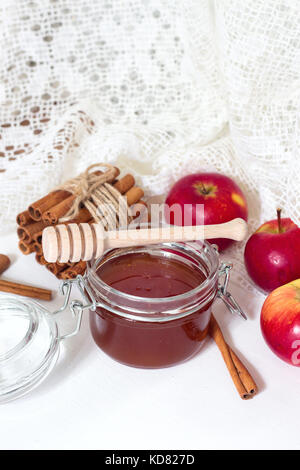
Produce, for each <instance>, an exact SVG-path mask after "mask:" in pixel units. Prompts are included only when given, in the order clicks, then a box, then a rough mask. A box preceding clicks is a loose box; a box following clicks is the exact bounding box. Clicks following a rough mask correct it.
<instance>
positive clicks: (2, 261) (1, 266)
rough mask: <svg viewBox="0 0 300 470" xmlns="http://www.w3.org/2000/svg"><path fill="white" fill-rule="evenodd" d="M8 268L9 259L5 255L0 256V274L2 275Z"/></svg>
mask: <svg viewBox="0 0 300 470" xmlns="http://www.w3.org/2000/svg"><path fill="white" fill-rule="evenodd" d="M9 266H10V259H9V257H8V256H6V255H0V274H2V273H4V271H6V270H7V269H8V268H9Z"/></svg>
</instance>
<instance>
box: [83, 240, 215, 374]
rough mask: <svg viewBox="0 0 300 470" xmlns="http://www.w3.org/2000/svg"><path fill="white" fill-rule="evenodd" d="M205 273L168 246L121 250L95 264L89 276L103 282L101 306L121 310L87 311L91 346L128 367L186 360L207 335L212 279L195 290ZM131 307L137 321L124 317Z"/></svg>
mask: <svg viewBox="0 0 300 470" xmlns="http://www.w3.org/2000/svg"><path fill="white" fill-rule="evenodd" d="M200 267H201V269H200ZM207 274H208V272H205V269H204V268H203V265H201V266H200V265H199V264H197V263H195V262H194V261H193V259H192V258H191V257H190V256H186V255H182V256H177V253H176V251H173V250H168V249H166V250H163V251H162V250H161V251H159V250H153V251H152V250H146V249H145V251H139V252H132V253H127V254H122V255H120V256H116V257H112V258H111V259H108V261H106V262H104V263H102V264H100V266H99V267H98V268H97V269H96V270H95V277H96V278H98V280H100V284H101V285H102V286H106V302H107V305H108V307H109V306H111V305H113V306H114V310H116V309H118V307H119V308H120V309H121V311H120V315H119V314H118V313H117V314H116V313H115V312H112V311H111V309H110V308H107V309H106V308H102V307H100V306H98V307H97V309H96V311H95V312H94V311H92V312H90V328H91V332H92V335H93V338H94V340H95V342H96V344H97V345H98V346H99V347H100V348H101V349H102V350H103V351H104V352H105V353H107V354H108V355H109V356H111V357H112V358H114V359H115V360H117V361H119V362H121V363H123V364H126V365H129V366H134V367H142V368H159V367H167V366H170V365H175V364H178V363H180V362H183V361H185V360H187V359H189V358H191V357H192V356H194V355H195V354H197V352H198V351H199V350H200V348H201V346H202V344H203V341H204V338H205V336H206V334H207V329H208V323H209V320H210V314H211V305H212V303H213V300H214V298H215V293H216V286H215V282H213V283H212V286H210V289H208V288H206V290H205V294H203V292H202V293H201V285H202V284H205V281H206V279H207ZM208 287H209V286H208ZM203 300H204V302H203ZM133 305H134V310H135V312H136V311H137V310H138V313H140V314H141V318H140V320H137V319H131V318H127V317H126V318H125V317H124V312H125V313H126V312H127V313H129V315H130V312H132V310H133ZM197 306H199V308H197ZM166 310H167V314H166V320H165V321H164V317H163V315H164V312H166ZM181 311H186V314H184V315H183V316H181ZM147 318H149V321H148V320H147ZM156 318H157V320H156ZM150 319H151V321H150Z"/></svg>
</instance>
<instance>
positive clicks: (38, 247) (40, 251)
mask: <svg viewBox="0 0 300 470" xmlns="http://www.w3.org/2000/svg"><path fill="white" fill-rule="evenodd" d="M20 243H22V242H20ZM32 243H33V249H34V251H35V252H36V253H37V254H38V255H42V254H43V248H42V244H41V243H38V242H36V243H34V242H32Z"/></svg>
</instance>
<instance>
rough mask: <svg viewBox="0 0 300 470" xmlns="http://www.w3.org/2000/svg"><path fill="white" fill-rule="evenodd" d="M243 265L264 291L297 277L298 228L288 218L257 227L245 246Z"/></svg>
mask: <svg viewBox="0 0 300 470" xmlns="http://www.w3.org/2000/svg"><path fill="white" fill-rule="evenodd" d="M245 265H246V269H247V271H248V274H249V276H250V277H251V279H252V280H253V282H255V284H256V285H257V286H258V287H260V288H261V289H263V290H264V291H266V292H271V291H272V290H274V289H276V288H277V287H279V286H282V285H284V284H287V283H288V282H290V281H293V280H294V279H298V278H300V229H299V227H298V226H297V225H296V224H295V223H294V222H293V221H292V220H291V219H289V218H284V219H281V211H280V209H278V210H277V219H274V220H270V221H269V222H266V223H264V224H263V225H261V227H259V228H258V229H257V230H256V232H255V233H254V234H253V235H252V236H251V237H250V238H249V240H248V242H247V244H246V247H245Z"/></svg>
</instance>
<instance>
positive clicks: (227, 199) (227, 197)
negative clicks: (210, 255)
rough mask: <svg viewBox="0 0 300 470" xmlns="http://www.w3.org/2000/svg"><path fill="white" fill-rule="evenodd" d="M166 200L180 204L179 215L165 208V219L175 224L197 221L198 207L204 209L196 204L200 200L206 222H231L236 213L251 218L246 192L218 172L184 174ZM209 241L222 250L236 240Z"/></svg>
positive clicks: (209, 223)
mask: <svg viewBox="0 0 300 470" xmlns="http://www.w3.org/2000/svg"><path fill="white" fill-rule="evenodd" d="M166 204H167V205H168V206H169V207H172V206H173V205H175V204H179V205H180V207H181V210H182V211H181V214H180V215H179V216H176V217H175V215H174V213H173V212H170V213H168V211H166V221H167V222H168V223H170V224H174V225H196V224H197V221H198V220H199V217H197V215H198V216H199V214H197V211H198V212H199V210H201V209H199V207H198V208H197V206H196V205H198V204H203V205H204V220H203V222H204V223H205V224H206V225H211V224H220V223H223V222H229V221H230V220H232V219H235V218H236V217H241V218H242V219H244V220H246V221H247V218H248V208H247V202H246V199H245V196H244V194H243V193H242V191H241V190H240V188H239V187H238V185H237V184H236V183H235V182H234V181H233V180H232V179H231V178H228V176H224V175H221V174H219V173H195V174H191V175H187V176H185V177H184V178H181V179H180V180H178V181H177V183H175V185H174V186H173V187H172V188H171V190H170V192H169V194H168V196H167V199H166ZM185 205H187V206H186V208H185V209H184V206H185ZM184 210H185V212H184ZM185 220H186V222H185ZM198 223H199V222H198ZM209 241H210V242H211V243H215V244H216V245H218V247H219V250H220V251H222V250H224V249H225V248H227V247H228V246H229V245H231V243H233V240H229V239H225V238H218V239H214V240H209Z"/></svg>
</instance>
